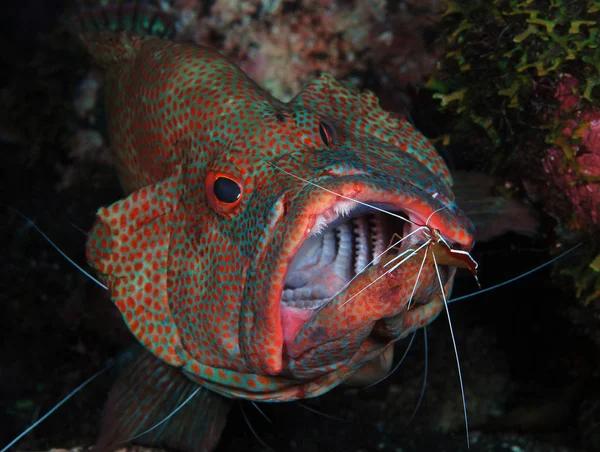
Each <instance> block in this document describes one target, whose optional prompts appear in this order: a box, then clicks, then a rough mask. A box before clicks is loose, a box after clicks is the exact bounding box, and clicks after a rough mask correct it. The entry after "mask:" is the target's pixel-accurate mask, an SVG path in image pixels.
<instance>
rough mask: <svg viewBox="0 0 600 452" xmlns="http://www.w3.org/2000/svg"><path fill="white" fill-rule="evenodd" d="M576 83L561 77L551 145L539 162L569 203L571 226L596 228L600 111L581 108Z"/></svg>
mask: <svg viewBox="0 0 600 452" xmlns="http://www.w3.org/2000/svg"><path fill="white" fill-rule="evenodd" d="M579 85H580V84H579V81H578V80H577V79H576V78H575V77H573V76H570V75H567V76H563V77H562V80H561V82H560V83H559V86H558V87H557V89H556V91H555V99H556V100H557V101H558V102H559V106H560V109H559V111H558V112H556V120H557V121H558V130H560V132H559V134H558V137H557V138H556V140H555V142H556V143H558V144H559V146H552V147H551V148H550V149H548V150H547V152H546V156H545V157H544V158H543V160H542V166H543V168H544V171H545V172H546V173H547V174H548V175H549V176H550V178H549V181H550V183H551V184H553V185H554V186H555V187H556V188H557V189H558V190H560V191H561V192H562V193H563V194H564V195H565V196H566V198H567V199H568V200H569V201H570V204H571V207H572V210H573V214H574V220H575V221H576V223H575V225H576V226H579V227H591V226H595V227H599V226H600V110H599V109H598V108H596V107H594V106H589V105H586V106H583V107H582V103H581V99H580V97H579V95H578V94H577V92H578V91H577V88H578V86H579Z"/></svg>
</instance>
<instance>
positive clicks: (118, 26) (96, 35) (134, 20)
mask: <svg viewBox="0 0 600 452" xmlns="http://www.w3.org/2000/svg"><path fill="white" fill-rule="evenodd" d="M78 4H79V6H78V8H77V11H76V12H75V13H74V14H72V15H71V16H70V18H69V19H68V23H67V27H68V28H69V29H70V30H71V31H72V32H74V33H75V34H77V35H78V36H79V38H80V39H81V41H82V42H83V44H84V46H85V47H86V48H87V50H88V52H89V53H90V55H92V56H93V57H94V59H95V60H96V61H97V62H98V63H100V64H101V65H103V66H107V65H110V64H113V63H118V62H121V61H126V60H129V59H132V58H134V57H135V55H136V54H137V52H138V50H139V48H140V46H141V44H142V43H143V42H144V41H146V40H148V39H149V38H161V39H169V38H171V37H173V36H174V35H175V20H174V18H173V17H172V16H171V15H169V14H168V13H167V12H165V11H163V10H161V9H160V7H159V6H155V5H153V4H151V3H149V2H146V1H141V0H140V1H118V0H114V1H109V2H108V3H107V4H105V5H102V6H95V7H91V8H90V7H85V6H84V5H85V2H83V1H81V0H80V1H79V2H78Z"/></svg>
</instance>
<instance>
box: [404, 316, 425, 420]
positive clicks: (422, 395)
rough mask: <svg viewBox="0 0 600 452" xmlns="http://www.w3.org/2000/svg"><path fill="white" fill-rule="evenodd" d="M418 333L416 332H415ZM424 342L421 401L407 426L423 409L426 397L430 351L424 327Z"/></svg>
mask: <svg viewBox="0 0 600 452" xmlns="http://www.w3.org/2000/svg"><path fill="white" fill-rule="evenodd" d="M415 332H416V331H415ZM423 341H424V343H425V369H423V386H421V394H420V395H419V400H418V401H417V406H415V409H414V410H413V412H412V414H411V415H410V418H409V419H408V421H407V422H406V425H408V424H410V423H411V422H412V420H413V419H414V418H415V415H416V414H417V411H419V408H420V407H421V404H422V403H423V397H425V388H426V387H427V375H428V373H429V349H428V340H427V327H426V326H424V327H423Z"/></svg>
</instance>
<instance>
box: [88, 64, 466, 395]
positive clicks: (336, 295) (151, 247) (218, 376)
mask: <svg viewBox="0 0 600 452" xmlns="http://www.w3.org/2000/svg"><path fill="white" fill-rule="evenodd" d="M252 102H253V103H252V105H250V106H248V105H246V106H245V108H238V109H234V110H235V114H237V115H243V121H241V124H242V126H241V127H236V128H235V131H232V130H229V132H227V133H225V132H224V133H223V134H222V135H218V134H217V135H216V136H215V135H211V137H210V140H206V142H208V145H206V143H205V145H203V146H202V147H198V146H197V144H195V143H194V142H193V141H191V142H190V144H189V146H190V149H189V152H187V153H186V154H185V157H184V158H183V159H182V162H181V164H180V165H178V166H177V168H176V170H175V171H174V172H173V174H172V175H171V176H170V177H168V178H167V179H164V180H162V181H160V182H157V183H155V184H151V185H149V186H146V187H143V188H141V189H139V190H137V191H135V192H133V193H132V194H130V195H129V196H128V197H127V198H126V199H124V200H122V201H119V202H118V203H115V204H114V205H113V206H110V207H108V208H106V209H101V210H100V212H99V215H98V221H97V223H96V225H95V226H94V229H93V230H92V232H91V234H90V238H89V240H88V247H87V250H88V260H89V261H90V262H91V263H92V265H93V266H94V267H95V268H96V269H97V270H98V271H99V273H100V274H101V276H102V278H103V279H104V281H105V282H106V283H107V285H108V286H109V290H110V292H111V295H112V298H113V300H114V301H115V303H116V305H117V306H118V307H119V309H120V310H121V311H122V313H123V316H124V318H125V321H126V322H127V324H128V326H129V328H130V329H131V331H132V332H133V333H134V335H135V336H136V337H137V338H138V340H139V341H140V342H141V343H142V344H143V345H144V346H145V347H146V348H148V349H149V350H150V351H151V352H152V353H154V354H155V355H156V356H157V357H158V358H160V359H162V360H163V361H165V362H167V363H169V364H171V365H173V366H177V367H180V368H181V369H182V371H183V372H184V373H185V374H186V375H187V376H188V377H189V378H191V379H193V380H195V381H197V382H198V383H200V384H202V385H204V386H206V387H208V388H210V389H213V390H214V391H216V392H218V393H220V394H223V395H225V396H229V397H241V398H246V399H253V400H269V401H282V400H294V399H299V398H305V397H312V396H316V395H319V394H322V393H323V392H326V391H327V390H329V389H331V388H333V387H335V386H336V385H338V384H340V383H342V382H344V381H346V380H348V379H349V378H351V377H352V376H353V375H354V374H356V373H359V372H361V369H363V370H364V369H368V365H369V363H372V362H374V361H376V360H377V359H379V357H380V356H382V354H384V353H386V351H388V350H389V349H390V346H391V344H393V343H394V342H395V341H397V340H399V339H401V338H403V337H405V336H406V335H408V334H410V333H412V332H413V331H415V330H416V329H417V328H420V327H422V326H424V325H426V324H428V323H429V322H430V321H431V320H433V318H435V316H436V315H437V314H438V313H439V312H440V311H441V309H442V307H443V304H442V303H443V298H444V296H445V295H446V294H447V293H448V292H449V291H450V289H451V285H452V279H453V276H454V268H453V267H451V266H444V265H440V266H439V271H438V272H436V270H435V269H436V267H437V264H435V262H434V259H435V258H434V257H433V256H432V254H433V253H429V254H428V253H427V251H428V246H427V240H428V239H427V237H428V235H427V231H433V230H435V231H436V233H439V234H440V235H441V236H442V237H443V238H444V240H445V241H446V242H447V243H448V244H450V246H452V247H453V248H455V249H460V250H465V251H468V250H470V249H471V247H472V245H473V226H472V224H471V223H470V221H469V220H468V219H467V218H466V217H465V215H464V214H463V213H462V212H461V211H460V209H459V208H458V207H457V206H456V204H455V203H454V198H453V194H452V191H451V183H452V182H451V178H450V174H449V172H448V169H447V167H446V166H445V164H444V162H443V160H442V159H441V158H440V156H439V155H438V154H437V152H436V151H435V149H434V148H433V147H432V146H431V145H430V144H429V142H428V141H427V140H426V138H425V137H424V136H423V135H421V134H420V133H419V132H418V131H417V130H415V129H414V128H413V127H412V126H411V125H410V124H409V123H408V122H407V121H405V120H401V119H396V118H394V117H392V116H391V115H390V114H389V113H387V112H385V111H384V110H382V109H381V108H380V107H379V106H378V103H377V99H376V98H375V96H374V95H373V94H371V93H358V92H357V91H355V90H351V89H348V88H346V87H344V86H343V85H341V84H340V83H338V82H337V81H335V80H334V79H333V78H331V77H330V76H327V75H324V76H321V77H320V78H319V79H317V80H316V81H314V82H313V83H312V84H310V85H309V86H308V87H307V88H306V89H305V90H304V91H303V92H302V93H301V94H299V95H298V96H297V97H296V98H295V99H294V100H292V101H291V102H290V103H288V104H282V103H279V102H277V101H274V100H270V98H267V97H266V96H265V97H264V98H261V99H258V100H257V99H253V101H252ZM248 107H250V108H248ZM230 119H231V118H230ZM230 122H231V121H230ZM233 122H234V123H235V121H233ZM225 130H227V129H225ZM394 234H397V235H399V236H401V237H407V239H406V240H404V241H402V243H401V244H399V245H398V246H397V247H396V248H395V250H396V251H397V254H398V256H400V257H399V258H398V259H397V260H394V256H391V255H390V253H392V252H393V251H392V250H387V251H386V249H387V248H388V245H389V243H390V242H391V241H392V239H393V237H394ZM402 253H408V254H402ZM403 256H404V257H406V259H405V258H404V257H403ZM400 261H402V262H400ZM396 263H400V265H396ZM388 264H389V265H388ZM386 265H387V267H386ZM392 268H393V270H392V271H388V270H391V269H392ZM442 292H443V294H442Z"/></svg>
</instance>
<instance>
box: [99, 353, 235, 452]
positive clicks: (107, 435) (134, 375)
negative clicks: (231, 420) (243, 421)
mask: <svg viewBox="0 0 600 452" xmlns="http://www.w3.org/2000/svg"><path fill="white" fill-rule="evenodd" d="M231 403H232V401H231V400H230V399H228V398H226V397H223V396H221V395H219V394H217V393H215V392H212V391H210V390H208V389H206V388H204V387H202V386H199V385H198V384H196V383H194V382H193V381H191V380H189V379H188V378H186V377H185V376H184V375H183V374H182V372H181V371H180V370H179V369H176V368H174V367H172V366H169V365H167V364H165V363H163V362H162V361H160V360H159V359H157V358H156V357H154V356H153V355H151V354H150V353H148V352H146V351H145V350H144V351H140V352H139V354H138V355H137V357H136V359H134V360H132V361H131V362H130V363H129V364H127V365H125V367H124V369H123V372H122V374H121V375H120V377H119V378H118V379H117V382H116V383H115V385H114V386H113V388H112V389H111V391H110V394H109V398H108V402H107V405H106V408H105V410H104V416H103V422H102V429H101V433H100V438H99V440H98V444H97V445H96V448H95V450H97V451H100V452H105V451H106V452H108V451H112V450H115V449H117V448H120V445H121V444H123V443H129V442H133V443H136V444H142V445H146V446H152V447H161V448H166V449H171V450H189V451H198V452H200V451H203V452H209V451H212V450H213V449H214V448H215V447H216V446H217V443H218V442H219V439H220V437H221V433H222V431H223V428H224V427H225V420H226V417H227V413H228V412H229V409H230V407H231Z"/></svg>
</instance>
